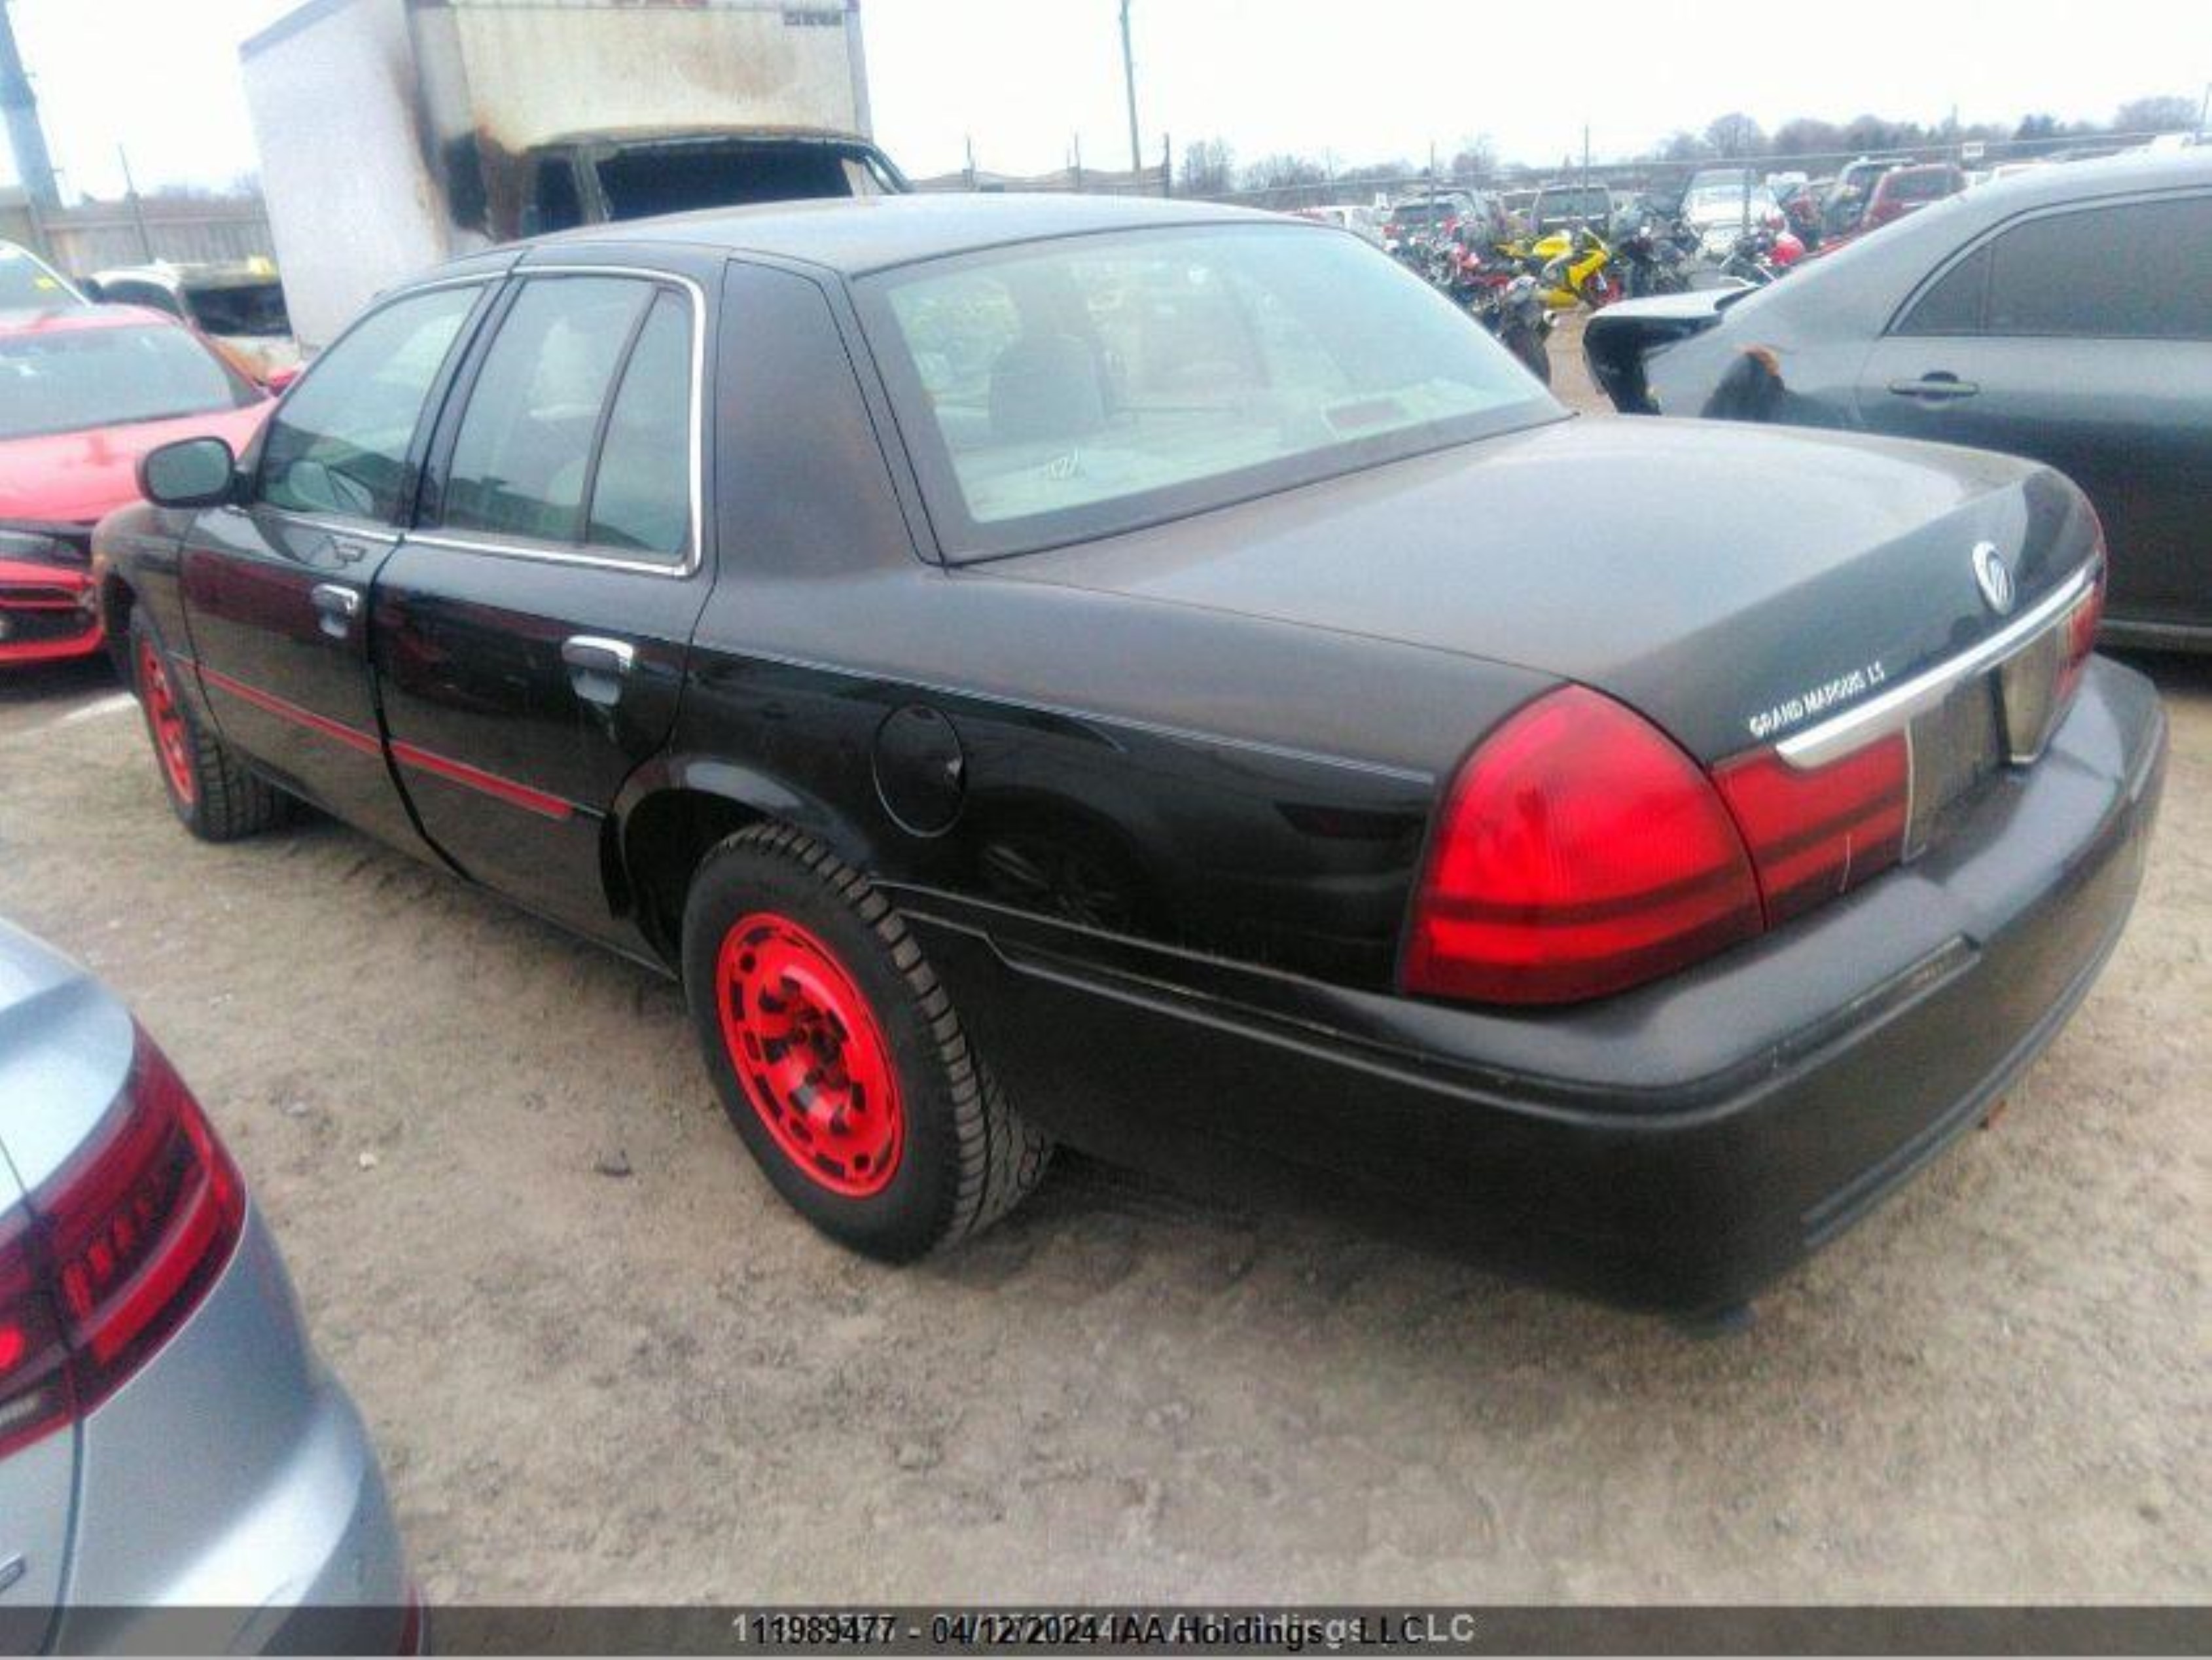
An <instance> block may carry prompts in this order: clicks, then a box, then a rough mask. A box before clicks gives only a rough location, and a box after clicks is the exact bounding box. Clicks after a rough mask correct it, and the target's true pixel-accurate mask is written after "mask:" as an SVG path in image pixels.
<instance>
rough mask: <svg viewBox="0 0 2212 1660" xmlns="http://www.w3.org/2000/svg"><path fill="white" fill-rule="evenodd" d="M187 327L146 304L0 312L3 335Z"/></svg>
mask: <svg viewBox="0 0 2212 1660" xmlns="http://www.w3.org/2000/svg"><path fill="white" fill-rule="evenodd" d="M156 324H158V325H160V326H161V327H162V328H168V329H180V328H182V327H184V325H183V324H182V323H179V321H178V320H177V319H175V318H173V317H172V316H170V315H169V314H168V313H166V312H159V311H155V310H152V309H150V308H149V307H145V306H81V305H76V304H69V305H63V306H57V307H54V308H53V309H52V311H0V336H8V337H14V336H17V335H25V334H75V333H77V332H79V331H82V330H85V329H129V328H143V327H146V326H148V325H156Z"/></svg>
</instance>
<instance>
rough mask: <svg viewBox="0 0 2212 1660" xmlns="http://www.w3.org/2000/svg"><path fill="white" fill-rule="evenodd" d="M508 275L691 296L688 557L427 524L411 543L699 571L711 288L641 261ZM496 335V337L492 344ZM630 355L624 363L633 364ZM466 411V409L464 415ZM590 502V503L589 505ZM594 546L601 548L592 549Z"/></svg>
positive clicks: (680, 575)
mask: <svg viewBox="0 0 2212 1660" xmlns="http://www.w3.org/2000/svg"><path fill="white" fill-rule="evenodd" d="M503 275H504V277H505V279H506V280H507V281H509V282H515V283H526V282H528V281H529V280H530V279H531V278H532V277H632V278H641V279H643V280H644V281H646V282H648V283H659V284H661V285H663V286H666V287H673V288H678V289H681V290H682V291H683V292H684V295H685V296H686V297H687V298H688V299H689V300H690V301H691V431H690V447H691V481H690V483H691V499H690V511H691V522H690V534H689V535H688V536H687V537H686V538H685V542H686V548H685V551H684V557H683V558H682V559H680V560H678V559H669V558H660V559H653V558H647V557H641V556H638V555H636V554H625V553H622V552H620V551H617V550H613V549H607V548H605V547H604V546H603V544H596V543H589V542H585V543H578V544H573V545H572V544H568V543H557V544H555V543H544V542H534V541H532V540H530V539H528V538H523V537H501V536H497V535H491V534H479V535H473V536H472V535H467V534H462V535H448V534H447V533H446V532H445V530H444V528H443V527H442V526H422V527H419V528H417V529H414V530H410V531H407V532H404V535H405V537H406V539H407V540H408V541H409V542H410V543H416V544H421V545H422V546H424V547H431V548H446V549H449V550H453V551H454V552H457V553H481V554H485V555H489V556H491V557H493V558H496V559H529V560H535V561H538V562H541V563H544V564H553V565H587V566H592V567H595V568H597V569H602V570H623V571H634V572H636V573H637V574H639V575H644V576H664V577H673V578H676V579H678V580H679V581H680V580H682V579H684V578H686V577H689V576H692V575H696V574H697V572H698V569H699V567H700V564H701V562H702V560H703V559H704V557H705V551H706V534H707V486H706V448H707V293H706V290H705V289H703V288H702V287H701V286H700V285H699V283H697V282H696V280H694V279H693V278H691V277H685V276H684V275H682V274H681V273H680V272H677V271H653V270H651V269H649V268H647V267H646V266H643V265H516V266H514V267H513V269H511V270H509V271H507V272H505V273H503ZM493 344H494V345H496V344H498V337H497V336H496V335H495V336H494V337H493ZM623 368H624V370H625V371H627V369H628V368H629V360H628V359H627V358H625V359H624V360H623ZM620 391H621V386H620V384H619V383H617V385H615V386H611V387H610V388H609V389H608V395H609V396H610V397H613V396H615V395H617V394H618V393H619V392H620ZM466 413H467V411H466V410H463V417H464V418H465V417H466ZM588 505H589V504H588V503H587V504H586V506H587V507H588ZM594 548H599V549H600V551H597V552H594V551H593V549H594Z"/></svg>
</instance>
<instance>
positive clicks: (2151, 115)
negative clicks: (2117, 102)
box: [2112, 98, 2197, 132]
mask: <svg viewBox="0 0 2212 1660" xmlns="http://www.w3.org/2000/svg"><path fill="white" fill-rule="evenodd" d="M2196 127H2197V105H2196V103H2195V102H2194V100H2191V99H2187V98H2130V100H2128V101H2127V102H2126V103H2124V104H2123V105H2121V106H2119V108H2118V110H2117V111H2115V112H2113V115H2112V131H2114V132H2192V131H2195V130H2196Z"/></svg>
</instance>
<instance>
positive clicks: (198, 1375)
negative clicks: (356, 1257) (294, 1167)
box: [54, 1213, 411, 1654]
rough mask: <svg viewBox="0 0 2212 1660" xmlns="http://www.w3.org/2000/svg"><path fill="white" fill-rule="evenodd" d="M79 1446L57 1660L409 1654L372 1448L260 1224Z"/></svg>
mask: <svg viewBox="0 0 2212 1660" xmlns="http://www.w3.org/2000/svg"><path fill="white" fill-rule="evenodd" d="M410 1595H411V1592H410V1586H409V1584H408V1581H407V1577H406V1572H405V1566H404V1560H403V1558H402V1555H401V1552H400V1545H399V1535H398V1529H397V1527H396V1525H395V1523H394V1522H393V1519H392V1508H391V1505H390V1502H389V1500H388V1499H387V1498H386V1493H385V1487H384V1479H383V1476H382V1474H381V1472H380V1470H379V1468H378V1466H377V1460H376V1453H375V1450H374V1447H372V1446H371V1444H370V1443H369V1439H368V1432H367V1431H366V1430H365V1429H364V1427H363V1426H362V1421H361V1416H360V1414H358V1413H357V1412H356V1410H355V1408H354V1405H353V1402H351V1401H350V1400H349V1399H348V1397H347V1395H346V1393H345V1391H344V1389H342V1388H341V1387H340V1386H339V1384H338V1383H337V1380H336V1379H334V1378H333V1377H331V1375H330V1373H329V1372H328V1371H326V1370H325V1369H324V1367H323V1366H322V1365H321V1364H320V1363H319V1361H318V1360H317V1359H315V1357H314V1356H313V1353H312V1352H311V1351H310V1350H309V1349H308V1347H307V1340H306V1335H305V1332H304V1330H303V1329H302V1327H301V1322H300V1318H299V1314H298V1310H297V1306H296V1304H295V1300H294V1298H293V1294H292V1289H291V1285H290V1281H289V1279H288V1278H287V1277H286V1275H285V1272H284V1268H283V1262H281V1261H280V1260H279V1258H278V1256H277V1255H276V1248H275V1246H274V1244H273V1243H272V1242H271V1241H270V1236H269V1234H268V1232H267V1230H266V1229H265V1228H264V1225H263V1224H262V1222H261V1220H260V1218H259V1215H258V1213H249V1216H248V1219H247V1225H246V1236H245V1237H244V1238H243V1239H242V1240H241V1241H240V1244H239V1248H238V1250H237V1253H236V1255H235V1256H234V1257H233V1258H232V1260H231V1262H230V1266H229V1267H228V1268H227V1269H226V1270H225V1271H224V1273H223V1275H222V1279H221V1280H219V1281H217V1283H216V1286H215V1289H214V1290H213V1291H211V1292H210V1293H209V1295H208V1298H207V1301H206V1302H204V1304H201V1306H200V1307H199V1309H198V1310H196V1311H195V1313H194V1314H193V1316H192V1317H191V1319H190V1320H189V1321H188V1322H186V1323H185V1326H184V1327H183V1328H182V1329H180V1330H179V1332H178V1333H177V1335H175V1336H174V1337H173V1338H172V1339H171V1340H170V1341H169V1343H168V1344H167V1347H164V1348H163V1349H162V1350H161V1353H160V1354H159V1355H158V1356H156V1357H155V1359H154V1360H153V1362H152V1363H151V1364H150V1365H148V1366H147V1367H146V1368H145V1370H144V1371H141V1372H140V1373H139V1374H138V1375H137V1377H133V1378H132V1379H131V1382H130V1383H129V1384H128V1385H127V1386H125V1389H123V1390H122V1391H121V1392H120V1393H118V1395H115V1396H113V1397H112V1399H110V1400H109V1401H107V1402H105V1403H103V1404H102V1405H101V1406H100V1408H99V1409H98V1410H97V1411H95V1412H94V1413H93V1414H92V1415H91V1416H90V1417H89V1418H88V1419H87V1420H85V1422H84V1424H83V1426H82V1450H81V1456H80V1462H79V1466H78V1487H77V1506H76V1528H75V1529H74V1539H73V1541H72V1547H71V1550H70V1568H69V1578H68V1585H67V1590H66V1592H65V1597H64V1608H63V1609H62V1611H61V1618H60V1621H59V1624H58V1627H57V1630H56V1633H55V1638H54V1645H55V1646H56V1647H57V1648H58V1649H61V1650H63V1651H70V1652H91V1651H114V1650H129V1649H153V1650H168V1651H180V1652H194V1651H199V1652H217V1653H234V1652H244V1651H259V1650H264V1649H283V1650H297V1651H322V1652H331V1653H345V1652H368V1653H386V1654H389V1653H397V1652H399V1647H398V1645H399V1644H400V1643H401V1641H402V1638H403V1635H404V1633H405V1632H406V1631H407V1630H408V1629H409V1628H410V1627H409V1626H408V1617H407V1616H408V1604H409V1602H410Z"/></svg>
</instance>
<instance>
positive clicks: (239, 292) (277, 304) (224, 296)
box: [185, 281, 292, 339]
mask: <svg viewBox="0 0 2212 1660" xmlns="http://www.w3.org/2000/svg"><path fill="white" fill-rule="evenodd" d="M185 309H186V310H187V311H189V312H191V314H192V321H193V322H195V323H197V324H198V325H200V327H201V328H203V329H204V330H205V331H207V332H208V333H210V334H229V335H252V336H254V337H258V338H264V339H276V338H280V337H283V336H285V335H289V333H291V332H292V319H290V317H289V316H288V315H286V314H285V311H284V289H283V284H282V283H276V282H273V281H272V282H268V283H221V284H216V285H212V286H210V287H207V288H204V289H203V288H192V289H185Z"/></svg>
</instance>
